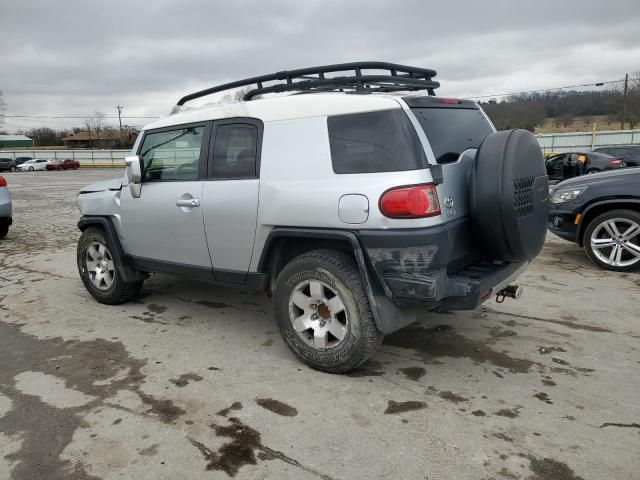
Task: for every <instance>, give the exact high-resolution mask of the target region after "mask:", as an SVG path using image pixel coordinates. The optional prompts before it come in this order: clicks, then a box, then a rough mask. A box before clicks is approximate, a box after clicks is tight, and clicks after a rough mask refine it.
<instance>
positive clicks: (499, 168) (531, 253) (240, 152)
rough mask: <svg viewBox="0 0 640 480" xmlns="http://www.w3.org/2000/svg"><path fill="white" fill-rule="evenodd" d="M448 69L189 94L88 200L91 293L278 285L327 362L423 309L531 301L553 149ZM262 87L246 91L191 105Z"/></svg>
mask: <svg viewBox="0 0 640 480" xmlns="http://www.w3.org/2000/svg"><path fill="white" fill-rule="evenodd" d="M435 75H436V72H435V71H433V70H429V69H423V68H415V67H407V66H402V65H395V64H389V63H381V62H359V63H351V64H341V65H328V66H323V67H315V68H306V69H300V70H294V71H285V72H279V73H275V74H271V75H264V76H261V77H255V78H250V79H247V80H241V81H237V82H233V83H229V84H226V85H222V86H218V87H213V88H209V89H206V90H203V91H200V92H197V93H193V94H191V95H187V96H186V97H183V98H182V99H180V101H179V102H178V105H177V106H176V107H175V108H174V112H173V114H172V115H170V116H168V117H166V118H163V119H161V120H158V121H156V122H154V123H152V124H150V125H147V126H146V127H145V128H144V129H143V130H142V132H141V135H140V136H139V137H138V140H137V142H136V145H135V146H134V149H133V150H134V151H133V153H134V156H132V157H128V158H127V159H126V163H127V166H126V173H125V174H124V176H123V178H121V179H117V180H113V181H110V182H103V183H99V184H94V185H91V186H89V187H86V188H84V189H82V190H81V191H80V193H79V195H78V205H79V208H80V211H81V212H82V218H81V220H80V222H79V227H80V229H81V230H82V235H81V237H80V240H79V243H78V251H77V261H78V268H79V272H80V277H81V278H82V281H83V283H84V285H85V286H86V288H87V290H88V291H89V293H90V294H91V295H92V296H93V297H95V298H96V300H98V301H99V302H102V303H107V304H118V303H122V302H124V301H127V300H129V299H131V298H133V297H134V296H135V295H136V294H137V293H138V292H139V291H140V287H141V285H142V283H143V281H144V279H145V278H146V277H147V275H148V274H149V273H150V272H162V273H170V274H177V275H182V276H186V277H193V278H197V279H203V280H207V281H211V282H217V283H224V284H233V285H240V286H244V287H246V288H251V289H260V290H264V291H266V292H267V293H268V294H269V295H272V296H273V301H274V306H275V315H276V320H277V322H278V325H279V328H280V331H281V333H282V337H283V338H284V341H285V342H286V344H287V345H288V346H289V348H290V349H291V350H292V352H293V353H294V354H295V355H296V356H297V357H298V358H299V359H301V360H302V361H303V362H305V363H307V364H308V365H310V366H312V367H314V368H317V369H320V370H324V371H329V372H346V371H348V370H351V369H354V368H356V367H357V366H358V365H360V364H361V363H363V362H364V361H365V360H366V359H367V358H369V357H370V356H371V355H372V354H373V353H374V352H375V351H376V349H377V348H378V347H379V345H380V343H381V342H382V338H383V336H384V335H385V334H388V333H391V332H393V331H395V330H398V329H399V328H402V327H404V326H406V325H408V324H410V323H411V322H413V321H414V320H415V319H416V315H417V313H418V312H421V311H427V310H434V309H437V308H446V309H453V310H455V309H473V308H475V307H476V306H478V305H479V304H480V303H482V302H483V301H485V300H486V299H488V298H490V297H491V296H492V295H498V296H499V297H500V298H504V297H505V296H511V297H516V296H517V295H518V292H519V289H518V288H517V287H516V286H515V285H511V282H513V281H514V280H515V279H516V278H517V277H518V276H519V275H520V274H521V273H522V272H523V271H524V270H525V268H526V267H527V265H528V263H529V262H530V260H531V259H533V258H534V257H535V256H536V255H537V254H538V253H539V252H540V250H541V248H542V245H543V243H544V238H545V232H546V218H547V210H548V204H547V198H548V187H547V176H546V172H545V165H544V161H543V157H542V153H541V150H540V148H539V146H538V143H537V141H536V139H535V137H533V135H531V134H530V133H529V132H527V131H524V130H512V131H504V132H498V133H496V132H495V129H494V128H493V126H492V125H491V122H490V121H489V120H488V118H487V117H486V115H485V114H484V112H483V111H482V110H481V109H480V108H479V107H478V105H476V104H475V103H473V102H471V101H467V100H458V99H450V98H439V97H436V96H435V94H434V90H435V89H436V88H437V87H438V86H439V84H438V82H436V81H434V80H433V77H434V76H435ZM252 85H253V86H254V87H253V88H252V89H250V90H248V91H247V93H246V94H245V96H244V101H242V102H238V103H232V104H223V105H213V106H204V107H201V108H191V109H187V108H185V107H183V105H184V104H185V103H186V102H188V101H190V100H194V99H196V98H200V97H203V96H205V95H209V94H213V93H218V92H222V91H225V90H229V89H233V88H239V87H245V88H246V87H248V86H252ZM421 91H425V92H426V94H424V93H422V94H421V93H420V92H421ZM282 92H296V93H297V94H293V95H286V96H277V95H276V96H274V95H270V94H276V93H282ZM265 95H266V96H267V97H269V98H264V96H265ZM257 96H261V97H263V98H261V99H255V97H257Z"/></svg>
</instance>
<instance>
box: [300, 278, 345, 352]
mask: <svg viewBox="0 0 640 480" xmlns="http://www.w3.org/2000/svg"><path fill="white" fill-rule="evenodd" d="M289 318H290V320H291V323H292V325H293V329H294V330H295V331H296V333H297V334H298V336H299V337H300V338H301V339H302V340H303V341H304V342H305V343H306V344H307V345H309V346H311V347H313V348H315V349H316V350H326V349H328V348H334V347H337V346H338V345H340V344H341V343H342V342H343V341H344V340H345V338H346V337H347V333H348V332H349V315H348V312H347V309H346V307H345V305H344V302H343V301H342V299H341V298H340V294H339V293H338V292H337V291H336V289H334V288H333V287H331V286H329V285H328V284H326V283H324V282H321V281H319V280H305V281H303V282H301V283H299V284H298V285H296V287H295V288H294V289H293V291H292V292H291V296H290V297H289Z"/></svg>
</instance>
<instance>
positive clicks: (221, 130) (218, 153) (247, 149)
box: [213, 123, 258, 178]
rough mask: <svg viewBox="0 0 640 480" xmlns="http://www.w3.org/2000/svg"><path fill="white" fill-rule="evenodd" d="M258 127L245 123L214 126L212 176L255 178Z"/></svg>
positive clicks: (256, 173)
mask: <svg viewBox="0 0 640 480" xmlns="http://www.w3.org/2000/svg"><path fill="white" fill-rule="evenodd" d="M257 152H258V127H256V126H255V125H249V124H245V123H234V124H226V125H219V126H218V127H216V138H215V147H214V151H213V177H214V178H256V177H257V176H258V172H257V167H256V157H257Z"/></svg>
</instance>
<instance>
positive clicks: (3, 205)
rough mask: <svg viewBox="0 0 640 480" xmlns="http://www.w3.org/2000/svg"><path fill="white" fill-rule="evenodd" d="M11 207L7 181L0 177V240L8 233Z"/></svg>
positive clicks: (10, 221) (11, 220) (11, 219)
mask: <svg viewBox="0 0 640 480" xmlns="http://www.w3.org/2000/svg"><path fill="white" fill-rule="evenodd" d="M12 213H13V212H12V206H11V193H10V192H9V187H8V186H7V179H6V178H5V177H3V176H0V238H4V237H6V236H7V234H8V233H9V226H10V225H11V223H12V222H13V218H12V216H11V215H12Z"/></svg>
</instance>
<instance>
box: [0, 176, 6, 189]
mask: <svg viewBox="0 0 640 480" xmlns="http://www.w3.org/2000/svg"><path fill="white" fill-rule="evenodd" d="M6 186H7V179H6V178H4V177H0V187H6Z"/></svg>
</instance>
